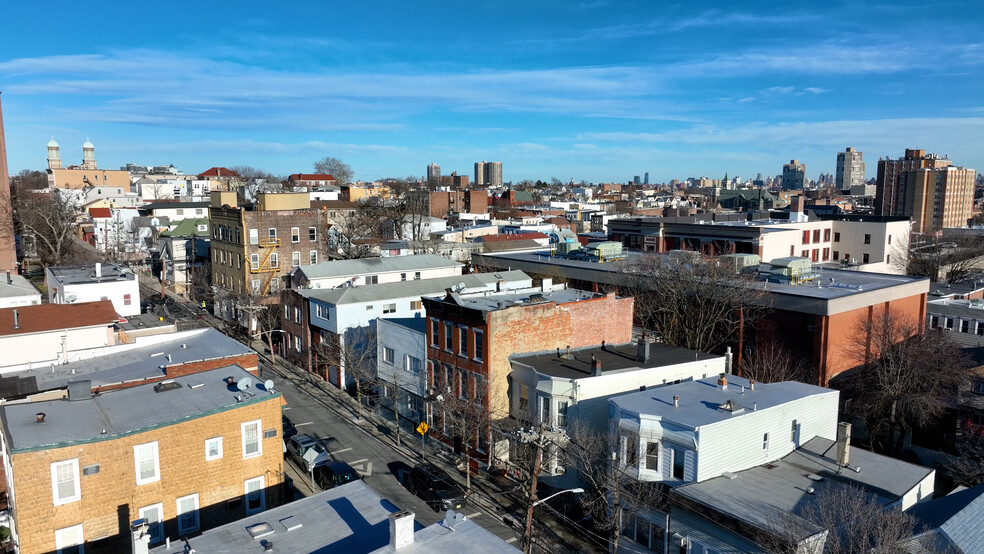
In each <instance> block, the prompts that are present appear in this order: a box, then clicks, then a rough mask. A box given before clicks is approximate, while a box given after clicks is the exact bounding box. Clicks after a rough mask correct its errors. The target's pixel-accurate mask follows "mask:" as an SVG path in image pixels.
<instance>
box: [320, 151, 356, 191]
mask: <svg viewBox="0 0 984 554" xmlns="http://www.w3.org/2000/svg"><path fill="white" fill-rule="evenodd" d="M314 172H315V173H321V174H327V175H331V176H332V177H334V178H335V183H336V184H338V185H347V184H349V183H351V182H352V177H353V173H352V167H351V166H350V165H349V164H347V163H345V162H343V161H342V160H339V159H338V158H333V157H331V156H326V157H324V158H322V159H320V160H318V161H316V162H314Z"/></svg>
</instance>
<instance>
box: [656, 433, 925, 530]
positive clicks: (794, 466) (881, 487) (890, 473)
mask: <svg viewBox="0 0 984 554" xmlns="http://www.w3.org/2000/svg"><path fill="white" fill-rule="evenodd" d="M833 445H834V441H832V440H830V439H825V438H822V437H815V438H813V439H811V440H810V441H809V442H807V443H806V444H804V445H802V446H801V447H800V448H798V449H797V450H795V451H793V452H792V453H790V454H788V455H787V456H786V457H784V458H782V459H781V460H778V461H775V462H772V463H766V464H763V465H761V466H757V467H753V468H751V469H747V470H744V471H739V472H736V473H735V474H733V475H729V476H721V477H715V478H713V479H708V480H706V481H702V482H700V483H691V484H688V485H682V486H680V487H677V488H675V489H673V490H672V492H671V493H670V494H671V495H679V496H682V497H683V498H686V499H688V500H691V501H694V502H697V503H699V504H703V505H704V506H707V507H710V508H712V509H713V510H715V511H717V512H719V513H722V514H725V515H727V516H730V517H732V518H734V519H737V520H738V521H740V522H742V523H745V524H749V525H752V526H754V527H757V528H759V529H771V528H772V526H773V525H775V524H776V522H777V521H783V520H784V519H785V518H788V517H790V515H791V516H792V517H793V518H794V521H795V522H796V523H797V524H798V526H799V527H800V529H801V533H802V534H801V537H803V538H805V537H807V536H809V535H812V534H814V533H816V532H818V531H820V528H819V527H818V526H816V525H815V524H813V523H810V522H808V521H807V520H805V519H802V515H803V514H804V510H806V509H807V507H808V506H813V505H815V504H816V503H817V498H818V497H820V496H822V495H823V494H824V493H825V492H826V491H827V490H831V488H841V487H846V486H855V487H856V486H860V487H862V488H863V489H864V490H865V492H866V493H868V494H869V495H870V501H872V502H877V503H878V504H881V505H886V504H891V503H893V502H895V501H897V500H899V499H900V498H901V497H902V496H903V495H904V494H905V493H907V492H909V491H910V490H911V489H912V488H914V487H915V486H917V485H918V484H919V483H920V482H921V481H922V480H923V479H925V478H926V477H927V476H928V475H929V474H930V473H932V472H933V470H932V469H931V468H928V467H922V466H918V465H914V464H910V463H908V462H903V461H902V460H897V459H895V458H890V457H888V456H882V455H880V454H875V453H873V452H870V451H868V450H864V449H861V448H858V447H856V446H852V447H851V458H850V465H849V468H847V469H841V468H839V467H838V464H837V461H836V460H835V459H834V458H833V457H832V456H836V448H832V447H833ZM854 468H859V469H860V471H854ZM810 488H812V489H813V490H814V491H815V493H814V494H810V493H809V492H808V490H809V489H810ZM763 491H768V493H766V494H763Z"/></svg>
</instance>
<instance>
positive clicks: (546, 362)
mask: <svg viewBox="0 0 984 554" xmlns="http://www.w3.org/2000/svg"><path fill="white" fill-rule="evenodd" d="M637 348H638V343H635V342H630V343H625V344H616V345H605V348H604V350H603V349H602V347H601V345H597V346H591V347H588V348H578V349H576V350H571V353H570V355H571V357H570V358H567V352H566V351H564V350H561V351H560V356H559V357H558V356H557V351H556V350H554V351H552V352H543V353H538V354H529V355H520V356H512V357H511V358H510V359H511V360H512V361H514V362H518V363H521V364H525V365H528V366H531V367H532V368H533V369H535V370H536V371H537V372H539V373H542V374H544V375H549V376H551V377H559V378H562V379H577V378H579V377H590V376H591V375H592V373H591V357H592V355H593V356H594V357H595V359H596V360H597V361H598V362H601V373H602V375H604V374H606V373H614V372H618V371H621V370H625V369H637V368H651V367H664V366H671V365H676V364H682V363H686V362H692V361H695V360H712V359H714V358H719V357H720V356H715V355H712V354H705V353H703V352H697V351H695V350H688V349H686V348H679V347H676V346H670V345H668V344H663V343H659V342H655V343H650V344H649V361H648V362H641V361H638V360H637V359H636V351H637V350H636V349H637Z"/></svg>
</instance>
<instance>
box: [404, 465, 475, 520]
mask: <svg viewBox="0 0 984 554" xmlns="http://www.w3.org/2000/svg"><path fill="white" fill-rule="evenodd" d="M410 492H412V493H413V494H415V495H417V496H419V497H420V498H421V499H422V500H424V501H426V502H427V504H428V505H430V507H431V508H433V509H434V511H440V510H450V509H455V510H458V509H460V508H461V507H462V506H464V505H465V491H463V490H461V487H459V486H458V485H457V483H455V482H454V480H453V479H451V476H449V475H448V474H447V473H445V472H444V471H443V470H441V469H440V468H438V467H437V466H435V465H433V464H419V465H417V466H415V467H414V468H413V469H412V470H410Z"/></svg>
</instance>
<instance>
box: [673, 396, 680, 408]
mask: <svg viewBox="0 0 984 554" xmlns="http://www.w3.org/2000/svg"><path fill="white" fill-rule="evenodd" d="M673 407H674V408H679V407H680V395H679V394H674V395H673Z"/></svg>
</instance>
